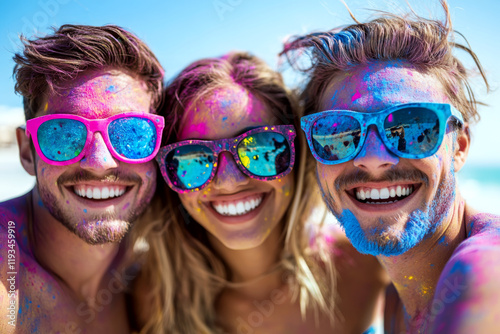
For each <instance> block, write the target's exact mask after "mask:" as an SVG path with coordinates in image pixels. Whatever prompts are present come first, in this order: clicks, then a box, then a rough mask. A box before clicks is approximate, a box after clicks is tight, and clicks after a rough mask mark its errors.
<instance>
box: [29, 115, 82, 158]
mask: <svg viewBox="0 0 500 334" xmlns="http://www.w3.org/2000/svg"><path fill="white" fill-rule="evenodd" d="M37 138H38V145H39V146H40V150H41V151H42V153H43V155H45V157H47V159H49V160H52V161H68V160H71V159H73V158H75V157H76V156H78V155H79V154H80V153H81V152H82V150H83V148H84V147H85V141H86V140H87V128H86V127H85V125H84V124H83V123H82V122H80V121H77V120H74V119H64V118H61V119H52V120H49V121H46V122H43V123H42V124H41V125H40V127H39V128H38V132H37Z"/></svg>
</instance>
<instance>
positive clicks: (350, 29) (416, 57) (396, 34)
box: [281, 0, 489, 122]
mask: <svg viewBox="0 0 500 334" xmlns="http://www.w3.org/2000/svg"><path fill="white" fill-rule="evenodd" d="M440 3H441V5H442V7H443V9H444V13H445V18H444V20H443V21H439V20H432V19H426V18H423V17H420V16H418V15H417V14H416V13H414V12H413V11H412V12H411V13H410V14H407V15H405V16H397V15H394V14H391V13H385V12H382V13H381V14H380V16H379V17H377V18H376V19H374V20H372V21H369V22H366V23H360V22H358V21H357V20H356V18H355V17H354V16H353V15H352V13H351V17H352V18H353V19H354V20H355V21H356V23H357V24H354V25H350V26H347V27H340V28H335V29H332V30H330V31H326V32H316V33H311V34H307V35H304V36H298V37H297V36H295V37H292V38H291V39H290V40H289V41H288V42H287V43H286V44H285V46H284V49H283V51H282V52H281V55H282V56H286V59H287V60H288V62H289V63H290V64H291V65H292V66H293V67H294V68H295V69H297V70H300V71H302V72H304V73H305V74H306V75H307V84H306V85H305V88H304V90H303V92H302V96H301V97H302V101H303V103H304V108H305V114H306V115H307V114H311V113H315V112H318V111H320V106H319V101H320V97H321V96H322V94H323V93H324V90H325V88H326V86H327V85H328V84H329V83H330V82H331V81H332V79H334V78H335V77H336V76H339V75H342V73H344V72H347V71H349V70H352V69H353V68H354V67H356V66H359V65H364V64H368V63H370V62H373V61H390V60H403V61H406V62H408V63H410V64H411V65H413V66H415V67H416V68H417V70H419V71H422V72H424V73H430V74H433V75H435V77H436V78H438V80H439V81H440V82H441V83H442V85H443V87H444V89H445V94H446V95H447V97H448V98H449V99H450V101H452V104H453V105H454V106H455V107H456V108H457V109H458V110H459V111H460V112H461V113H462V115H463V117H464V121H465V122H471V121H474V120H479V114H478V112H477V105H478V104H479V103H478V102H477V101H476V99H475V97H474V92H473V91H472V88H471V86H470V83H469V78H470V73H468V71H467V70H466V68H465V67H464V65H463V64H462V62H461V61H460V60H459V59H458V58H457V57H456V56H455V55H454V54H453V51H454V50H461V51H465V52H466V53H467V54H468V55H469V56H470V57H471V58H472V59H473V60H474V62H475V64H476V66H477V69H478V71H479V73H480V75H481V77H482V79H483V80H484V82H485V84H486V87H487V89H488V90H489V84H488V81H487V79H486V75H485V73H484V70H483V68H482V66H481V63H480V62H479V59H478V57H477V56H476V54H475V53H474V52H473V51H472V49H471V48H470V46H469V45H468V42H467V40H466V39H465V37H463V35H461V34H460V33H458V32H456V31H454V30H453V28H452V24H451V18H450V12H449V10H448V5H447V3H446V1H444V0H440ZM455 34H458V35H460V36H462V37H463V38H464V40H465V42H466V45H463V44H459V43H457V42H455ZM304 53H306V54H307V55H308V56H309V59H310V61H311V65H310V66H308V67H305V68H304V67H301V66H299V59H301V55H302V54H304Z"/></svg>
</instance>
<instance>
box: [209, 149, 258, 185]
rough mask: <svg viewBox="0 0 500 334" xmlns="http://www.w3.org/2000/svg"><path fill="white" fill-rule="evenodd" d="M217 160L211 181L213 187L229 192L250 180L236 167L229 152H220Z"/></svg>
mask: <svg viewBox="0 0 500 334" xmlns="http://www.w3.org/2000/svg"><path fill="white" fill-rule="evenodd" d="M218 160H219V161H218V166H217V172H216V174H215V177H214V179H213V181H212V186H213V187H214V188H215V189H219V190H224V191H227V192H228V193H230V192H233V191H236V190H237V189H238V188H239V187H241V186H244V185H246V184H248V182H250V178H249V177H248V176H246V175H245V174H243V172H242V171H241V170H240V169H239V168H238V165H237V164H236V161H234V158H233V156H232V155H231V153H229V152H222V153H221V154H220V155H219V159H218Z"/></svg>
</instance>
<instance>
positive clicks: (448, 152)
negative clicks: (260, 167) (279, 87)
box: [284, 1, 500, 333]
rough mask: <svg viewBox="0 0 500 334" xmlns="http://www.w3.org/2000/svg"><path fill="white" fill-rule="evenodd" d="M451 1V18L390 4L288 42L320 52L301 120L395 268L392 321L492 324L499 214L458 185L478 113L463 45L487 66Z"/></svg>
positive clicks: (359, 236) (337, 205)
mask: <svg viewBox="0 0 500 334" xmlns="http://www.w3.org/2000/svg"><path fill="white" fill-rule="evenodd" d="M442 4H443V7H444V9H445V13H446V21H445V22H440V21H433V20H426V19H423V18H421V17H418V16H417V15H416V14H414V16H411V17H405V18H402V17H397V16H392V15H385V16H381V17H380V18H378V19H375V20H373V21H370V22H367V23H359V24H356V25H352V26H349V27H346V28H343V29H337V30H332V31H328V32H324V33H314V34H310V35H306V36H303V37H298V38H295V39H294V40H292V41H291V42H290V43H289V44H287V45H286V48H285V51H284V53H287V54H288V55H290V53H292V52H294V51H297V50H299V51H302V52H303V51H304V50H307V51H308V52H309V54H310V55H311V56H312V57H311V60H312V66H311V68H310V69H308V70H306V71H308V75H309V78H310V80H309V82H308V83H307V85H306V87H305V90H304V92H303V95H302V97H303V101H304V105H305V115H306V116H304V117H303V118H302V119H301V126H302V130H303V131H304V133H305V135H306V137H307V141H308V144H309V148H310V150H311V152H312V155H313V156H314V158H315V159H316V160H317V178H318V182H319V184H320V186H321V190H322V194H323V198H324V200H325V202H326V204H327V205H328V207H329V209H330V211H331V212H332V213H333V214H334V215H335V217H336V218H337V219H338V221H339V222H340V224H341V225H342V226H343V227H344V229H345V232H346V234H347V236H348V237H349V239H350V240H351V242H352V243H353V245H354V246H355V247H356V248H357V249H358V250H359V251H360V252H362V253H366V254H371V255H375V256H377V258H378V259H379V261H380V263H381V264H382V265H383V266H384V267H385V269H386V270H387V272H388V274H389V275H390V277H391V280H392V282H393V287H392V289H389V290H388V300H387V304H386V311H387V312H386V313H387V314H386V319H385V320H386V322H385V327H386V328H385V329H386V332H388V333H403V332H406V333H408V332H409V333H493V332H496V331H497V329H496V327H497V319H498V317H499V316H500V302H499V300H500V287H499V286H498V284H497V275H498V273H499V272H500V264H498V261H497V260H496V259H497V258H498V257H499V255H500V217H498V216H494V215H490V214H486V213H480V212H477V211H475V210H474V209H473V208H471V207H470V206H468V205H467V204H466V203H465V201H464V199H463V198H462V197H461V195H460V193H459V190H458V188H457V179H456V174H455V173H456V172H458V171H459V170H460V169H461V168H462V166H463V165H464V164H465V161H466V159H467V155H468V150H469V145H470V135H469V127H468V123H469V122H470V121H471V120H473V119H474V118H476V117H477V116H478V114H477V110H476V107H477V106H476V103H475V100H474V96H473V93H472V91H471V90H470V86H469V83H468V81H467V72H466V70H465V68H464V66H463V65H462V63H461V62H460V61H459V60H458V59H457V58H456V57H455V56H454V55H453V53H452V51H453V50H454V48H455V47H457V48H458V49H461V50H465V51H466V52H467V53H468V54H469V55H471V56H472V58H473V59H474V61H475V62H476V65H477V67H478V69H479V72H480V73H481V75H482V76H483V78H484V73H483V70H482V68H481V65H480V64H479V62H478V61H477V58H476V56H475V54H474V53H473V52H472V51H471V50H470V49H469V48H468V47H466V46H462V45H458V44H455V43H454V42H452V40H453V31H452V28H451V23H450V17H449V12H448V8H447V6H446V3H445V2H444V1H443V2H442ZM291 58H292V59H293V57H291ZM485 83H486V85H488V83H487V81H486V79H485ZM394 288H395V289H394Z"/></svg>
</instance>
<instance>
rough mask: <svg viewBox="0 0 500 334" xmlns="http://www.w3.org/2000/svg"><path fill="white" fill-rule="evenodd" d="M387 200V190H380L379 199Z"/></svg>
mask: <svg viewBox="0 0 500 334" xmlns="http://www.w3.org/2000/svg"><path fill="white" fill-rule="evenodd" d="M387 198H389V189H387V188H382V189H380V199H387Z"/></svg>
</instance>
